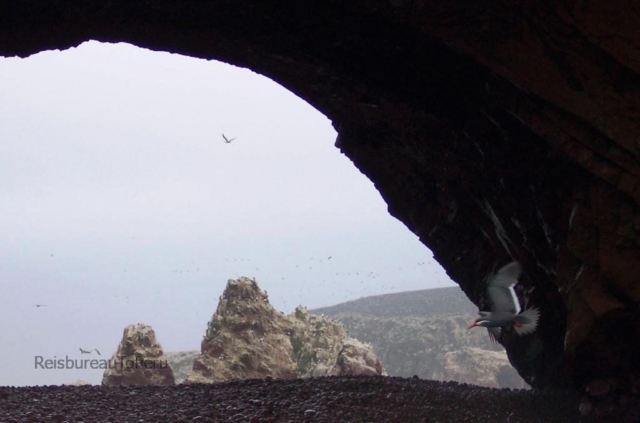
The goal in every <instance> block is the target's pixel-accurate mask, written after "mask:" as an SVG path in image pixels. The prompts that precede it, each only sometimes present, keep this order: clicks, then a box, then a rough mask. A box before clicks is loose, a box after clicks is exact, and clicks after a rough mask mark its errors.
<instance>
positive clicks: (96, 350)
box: [94, 348, 102, 355]
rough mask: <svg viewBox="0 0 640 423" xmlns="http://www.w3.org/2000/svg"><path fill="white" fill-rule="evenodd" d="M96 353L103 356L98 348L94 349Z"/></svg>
mask: <svg viewBox="0 0 640 423" xmlns="http://www.w3.org/2000/svg"><path fill="white" fill-rule="evenodd" d="M94 351H95V352H97V353H98V355H102V354H100V351H98V349H97V348H94Z"/></svg>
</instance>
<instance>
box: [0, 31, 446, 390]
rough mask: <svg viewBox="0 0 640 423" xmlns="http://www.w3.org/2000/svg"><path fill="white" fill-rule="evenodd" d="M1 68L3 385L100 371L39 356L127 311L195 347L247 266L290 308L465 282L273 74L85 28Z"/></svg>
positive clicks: (174, 345) (130, 318) (174, 343)
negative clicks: (101, 38)
mask: <svg viewBox="0 0 640 423" xmlns="http://www.w3.org/2000/svg"><path fill="white" fill-rule="evenodd" d="M0 86H1V87H2V88H1V89H2V91H1V92H2V94H1V98H2V101H0V140H1V141H0V215H1V216H2V219H0V234H2V236H1V237H0V283H1V286H2V288H3V290H2V291H3V293H2V296H1V297H0V343H1V344H2V345H3V346H4V348H3V349H2V351H1V352H0V358H2V360H3V361H4V362H5V363H10V365H9V366H3V368H2V369H1V370H0V385H16V386H21V385H36V384H60V383H70V382H73V381H75V380H78V379H82V380H87V381H89V382H92V383H99V381H100V380H101V377H102V372H101V371H99V370H98V371H60V370H51V371H43V370H35V369H34V356H36V355H40V356H54V355H55V356H58V357H61V356H62V357H64V356H65V355H69V356H70V357H73V358H86V356H85V357H81V356H80V353H79V350H78V348H83V349H93V348H98V349H99V350H100V351H101V352H102V357H101V358H105V357H107V358H108V357H110V356H111V354H113V352H114V351H115V349H116V347H117V344H118V342H119V341H120V339H121V337H122V331H123V329H124V327H125V326H127V325H129V324H136V323H146V324H148V325H150V326H152V327H153V328H154V330H155V332H156V334H157V336H158V339H159V341H160V343H161V344H162V346H163V349H164V350H166V351H180V350H192V349H199V347H200V340H201V338H202V335H203V334H204V331H205V328H206V322H207V321H208V320H209V319H210V317H211V315H212V314H213V312H214V311H215V309H216V306H217V301H218V297H219V296H220V294H221V293H222V290H223V289H224V287H225V285H226V283H227V280H229V279H232V278H237V277H239V276H247V277H255V278H256V280H257V282H258V285H259V286H260V287H261V288H262V289H263V290H267V292H268V294H269V298H270V302H271V304H273V305H274V307H275V308H276V309H278V310H282V311H283V312H285V313H289V312H291V311H292V310H293V309H294V308H295V307H296V306H297V305H304V306H306V307H307V308H309V309H313V308H319V307H323V306H330V305H335V304H338V303H342V302H345V301H349V300H354V299H357V298H362V297H366V296H372V295H379V294H385V293H392V292H403V291H410V290H419V289H427V288H436V287H444V286H457V285H455V284H454V283H453V282H452V281H451V280H450V279H449V277H448V276H447V275H446V273H445V272H444V270H443V269H442V268H441V267H440V266H439V265H438V263H436V262H435V261H434V260H433V257H432V254H431V252H430V251H429V250H428V249H427V248H426V247H425V246H424V245H422V244H421V243H420V242H419V240H418V238H417V237H416V236H415V235H414V234H413V233H411V232H410V231H409V230H408V229H407V228H406V227H405V226H404V225H403V224H402V223H401V222H399V221H398V220H397V219H395V218H393V217H392V216H390V215H389V213H388V212H387V206H386V204H385V203H384V201H383V200H382V198H381V196H380V194H379V193H378V191H377V190H376V189H375V187H374V185H373V184H372V183H371V181H370V180H369V179H368V178H367V177H365V176H364V175H362V174H361V173H360V172H359V171H358V169H357V168H356V167H355V166H354V165H353V163H351V161H350V160H349V159H348V158H347V157H345V156H344V155H342V154H341V153H340V151H339V150H338V149H337V148H336V147H335V146H334V143H335V139H336V132H335V131H334V129H333V127H332V126H331V123H330V121H329V120H328V119H327V118H326V117H325V116H323V115H322V114H321V113H319V112H318V111H317V110H315V109H314V108H313V107H311V106H310V105H309V104H308V103H306V102H304V101H303V100H301V99H299V98H297V97H296V96H295V95H294V94H292V93H291V92H289V91H287V90H286V89H284V88H283V87H281V86H279V85H278V84H276V83H274V82H273V81H271V80H269V79H268V78H266V77H263V76H261V75H258V74H256V73H254V72H251V71H249V70H247V69H243V68H238V67H234V66H231V65H227V64H224V63H220V62H215V61H207V60H200V59H193V58H188V57H184V56H179V55H174V54H168V53H161V52H152V51H149V50H145V49H140V48H137V47H134V46H131V45H127V44H115V45H114V44H101V43H97V42H88V43H84V44H82V45H81V46H79V47H77V48H72V49H69V50H66V51H63V52H60V51H47V52H42V53H39V54H36V55H33V56H31V57H29V58H26V59H19V58H0ZM223 133H224V134H225V135H226V136H227V137H229V138H233V137H236V139H235V140H234V141H233V142H232V143H231V144H227V143H225V142H224V140H223V138H222V134H223ZM329 257H331V259H329ZM36 304H46V307H39V308H38V307H35V305H36Z"/></svg>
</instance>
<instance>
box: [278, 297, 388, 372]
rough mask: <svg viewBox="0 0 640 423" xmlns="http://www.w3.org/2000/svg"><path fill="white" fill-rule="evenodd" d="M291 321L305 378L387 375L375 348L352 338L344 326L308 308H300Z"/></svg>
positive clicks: (293, 341)
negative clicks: (374, 350)
mask: <svg viewBox="0 0 640 423" xmlns="http://www.w3.org/2000/svg"><path fill="white" fill-rule="evenodd" d="M288 318H289V320H290V321H291V322H292V323H293V334H292V336H291V343H292V345H293V352H294V355H295V357H296V362H297V365H298V373H299V375H300V376H301V377H307V376H340V375H368V376H374V375H386V374H387V373H386V371H385V370H384V368H383V367H382V363H381V362H380V360H379V359H378V357H376V355H375V354H374V353H373V349H372V346H371V345H367V344H364V343H362V342H360V341H358V340H357V339H353V338H351V337H350V336H349V335H348V333H347V331H346V329H345V327H344V326H343V325H342V324H341V323H338V322H336V321H333V320H331V319H328V318H327V317H324V316H318V315H315V314H311V313H309V312H308V311H307V309H306V308H305V307H297V308H296V310H295V311H294V312H293V314H292V315H290V316H288Z"/></svg>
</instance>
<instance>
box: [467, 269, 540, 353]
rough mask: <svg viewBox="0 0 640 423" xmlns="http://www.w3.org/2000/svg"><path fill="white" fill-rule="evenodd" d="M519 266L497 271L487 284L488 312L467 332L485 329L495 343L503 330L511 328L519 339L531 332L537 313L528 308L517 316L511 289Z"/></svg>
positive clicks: (518, 304)
mask: <svg viewBox="0 0 640 423" xmlns="http://www.w3.org/2000/svg"><path fill="white" fill-rule="evenodd" d="M521 272H522V266H521V265H520V263H518V262H517V261H513V262H511V263H509V264H507V265H506V266H504V267H502V268H501V269H500V270H498V273H496V274H495V275H493V276H492V277H491V278H490V279H489V282H488V283H487V293H488V294H489V297H490V298H491V311H479V314H480V317H478V318H477V319H476V321H475V322H473V324H472V325H471V326H469V329H471V328H474V327H476V326H481V327H485V328H487V330H488V331H489V338H490V339H491V342H493V343H497V342H498V339H499V338H500V336H501V334H502V329H503V328H506V327H510V326H511V327H513V329H514V330H515V331H516V333H517V334H518V335H520V336H522V335H527V334H530V333H533V332H534V331H535V330H536V327H537V326H538V319H539V317H540V311H539V310H538V309H537V308H535V307H534V308H530V309H527V310H525V311H523V312H522V313H520V303H519V301H518V298H517V297H516V292H515V290H514V289H513V287H514V286H516V284H517V283H518V278H519V277H520V273H521Z"/></svg>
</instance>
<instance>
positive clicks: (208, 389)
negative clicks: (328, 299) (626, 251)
mask: <svg viewBox="0 0 640 423" xmlns="http://www.w3.org/2000/svg"><path fill="white" fill-rule="evenodd" d="M578 405H579V398H578V396H577V395H576V394H575V393H571V392H564V391H551V390H543V391H531V390H529V391H524V390H518V391H515V390H509V389H506V390H505V389H502V390H498V389H489V388H481V387H477V386H471V385H464V384H458V383H455V382H435V381H428V380H420V379H417V378H414V379H406V378H398V377H362V376H360V377H324V378H313V379H295V380H275V379H265V380H246V381H233V382H227V383H220V384H213V385H176V386H165V387H151V386H148V387H117V388H107V387H101V386H88V385H85V386H44V387H43V386H40V387H19V388H14V387H0V422H2V423H6V422H64V421H67V422H87V423H88V422H227V421H232V422H263V423H266V422H376V423H377V422H402V423H412V422H416V423H417V422H482V423H488V422H512V423H515V422H527V423H531V422H563V423H570V422H579V421H581V420H580V414H579V412H578Z"/></svg>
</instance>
